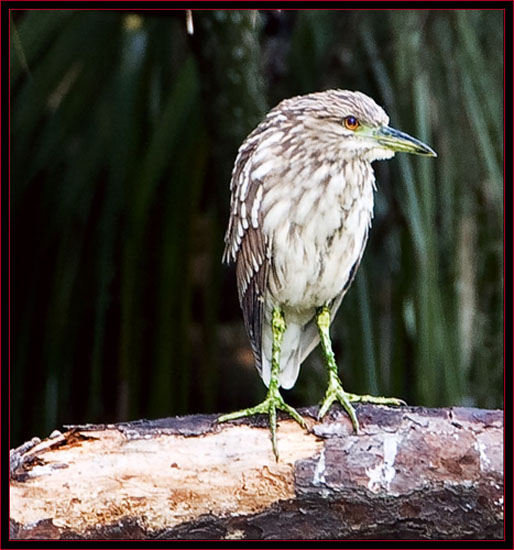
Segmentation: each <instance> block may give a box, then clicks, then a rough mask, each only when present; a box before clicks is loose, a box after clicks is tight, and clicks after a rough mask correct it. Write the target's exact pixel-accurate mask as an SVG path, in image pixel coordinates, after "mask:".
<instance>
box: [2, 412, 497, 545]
mask: <svg viewBox="0 0 514 550" xmlns="http://www.w3.org/2000/svg"><path fill="white" fill-rule="evenodd" d="M356 410H357V413H358V418H359V421H360V424H361V431H362V433H361V434H359V435H356V434H355V433H354V432H353V430H352V426H351V423H350V421H349V419H348V417H347V415H346V414H345V413H344V412H342V410H341V409H339V408H338V407H333V408H332V411H331V412H330V413H329V414H328V415H327V416H326V417H325V419H324V420H323V421H322V422H318V421H317V420H316V413H317V409H316V408H307V409H301V410H300V412H301V414H303V416H304V418H305V419H306V421H307V423H308V426H309V433H307V432H306V431H305V430H302V429H301V428H300V426H299V425H298V424H297V423H296V422H294V421H292V420H290V419H287V418H286V417H282V416H281V417H280V422H279V429H278V449H279V452H280V461H279V462H276V461H275V458H274V456H273V453H272V450H271V443H270V439H269V432H268V429H267V422H266V419H265V418H264V417H255V418H251V419H246V420H240V421H235V422H231V423H227V424H221V425H218V424H217V423H216V422H215V419H216V416H215V415H195V416H185V417H177V418H165V419H160V420H153V421H152V420H139V421H134V422H123V423H119V424H107V425H83V426H67V430H66V431H65V432H64V433H60V432H54V433H53V434H52V435H51V436H50V437H48V438H47V439H44V440H43V441H40V440H38V439H37V438H35V439H34V440H32V441H31V442H28V443H26V444H24V445H22V446H21V447H19V448H18V449H15V450H12V451H11V484H10V520H11V523H10V526H11V533H10V534H11V538H12V539H91V538H95V539H98V538H101V539H113V538H116V539H143V538H154V539H155V538H159V539H391V538H395V539H407V538H408V539H457V538H460V539H462V538H465V539H502V538H503V411H490V410H481V409H471V408H450V409H425V408H419V407H402V408H388V407H381V406H370V405H360V406H357V407H356Z"/></svg>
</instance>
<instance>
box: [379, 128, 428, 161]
mask: <svg viewBox="0 0 514 550" xmlns="http://www.w3.org/2000/svg"><path fill="white" fill-rule="evenodd" d="M373 137H374V138H375V139H376V140H377V141H378V143H380V145H382V146H384V147H386V148H387V149H390V150H391V151H397V152H402V153H414V154H415V155H424V156H426V157H437V153H436V152H435V151H434V150H433V149H432V148H431V147H429V146H428V145H427V144H426V143H423V142H422V141H419V139H416V138H413V137H412V136H409V134H405V133H404V132H400V130H395V129H394V128H390V127H389V126H382V127H381V128H378V129H377V130H375V131H374V132H373Z"/></svg>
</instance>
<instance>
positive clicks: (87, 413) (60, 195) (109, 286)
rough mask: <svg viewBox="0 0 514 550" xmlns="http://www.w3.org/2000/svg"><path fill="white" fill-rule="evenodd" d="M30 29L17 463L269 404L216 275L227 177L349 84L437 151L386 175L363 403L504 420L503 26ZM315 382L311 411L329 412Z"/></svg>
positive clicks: (20, 117)
mask: <svg viewBox="0 0 514 550" xmlns="http://www.w3.org/2000/svg"><path fill="white" fill-rule="evenodd" d="M13 13H14V16H13V19H12V21H11V30H12V33H11V108H12V112H11V130H12V135H11V220H12V225H11V236H12V243H11V246H12V249H11V250H12V252H11V258H12V274H11V287H12V297H11V304H12V305H11V312H12V318H11V327H12V330H11V334H12V346H13V347H12V354H11V396H12V407H13V409H12V419H13V432H12V435H13V439H12V442H13V445H14V444H17V443H20V442H21V441H22V440H25V439H27V438H29V437H31V436H33V435H36V434H37V435H40V436H41V435H46V434H47V433H48V432H49V431H51V430H52V429H53V428H55V427H58V426H59V425H60V424H62V423H73V422H87V421H91V422H104V421H113V420H127V419H129V418H137V417H143V416H152V417H156V416H166V415H173V414H183V413H193V412H202V411H206V412H207V411H209V412H213V411H220V412H221V411H222V410H231V409H235V408H238V407H242V406H249V405H252V404H254V403H255V402H257V399H258V398H259V396H257V395H255V393H256V392H257V393H259V394H260V396H262V388H261V387H260V382H259V380H258V378H257V373H256V371H254V370H253V369H252V366H251V357H250V356H249V346H247V342H246V339H245V336H244V334H243V322H242V317H241V315H240V312H239V310H238V305H237V292H236V287H235V278H234V277H233V272H232V271H231V270H230V269H227V268H225V267H223V266H221V263H220V260H221V252H222V249H223V232H224V229H225V225H226V222H227V219H228V206H229V205H228V197H229V194H228V186H229V174H230V167H231V165H232V162H233V160H234V158H235V154H236V151H237V147H238V145H239V144H240V143H241V141H242V140H243V139H244V137H245V136H246V134H247V133H248V132H249V131H250V130H251V129H252V128H253V127H254V126H255V124H256V123H257V122H258V120H259V119H260V118H261V116H262V115H263V113H264V112H265V111H266V110H267V108H268V107H269V106H272V105H274V104H275V103H276V102H277V101H279V100H280V99H282V98H283V97H289V96H292V95H295V94H298V93H306V92H310V91H315V90H321V89H326V88H329V87H341V88H348V89H360V90H362V91H364V92H366V93H368V94H369V95H371V96H372V97H374V98H375V99H376V100H377V101H378V102H379V103H380V104H382V105H383V106H384V107H385V108H386V110H387V111H388V113H389V115H390V116H391V124H392V125H393V126H395V127H397V128H399V129H401V130H403V131H406V132H408V133H410V134H412V135H415V136H417V137H418V138H420V139H422V140H423V141H425V142H427V143H429V144H430V145H431V146H433V147H434V149H435V150H436V151H437V152H438V154H439V157H438V158H437V159H422V158H418V157H410V156H408V155H398V156H397V157H396V159H394V160H392V161H389V162H388V163H377V164H376V166H375V168H376V172H377V180H378V193H377V194H376V196H375V197H376V213H375V220H374V226H373V228H372V230H371V234H370V241H369V244H368V249H367V251H366V253H365V255H364V259H363V263H362V266H361V268H360V271H359V273H358V275H357V277H356V280H355V283H354V285H353V287H352V289H351V290H350V292H349V294H348V295H347V297H346V298H345V300H344V302H343V305H342V307H341V310H340V313H339V316H338V318H337V321H336V323H335V325H334V327H333V329H332V334H333V337H334V340H335V349H336V354H337V357H338V358H339V364H340V368H341V373H342V377H343V380H344V381H345V382H346V389H347V390H348V391H352V392H357V393H358V392H365V393H376V394H382V395H385V394H388V395H395V396H397V397H402V398H405V399H407V400H408V401H409V403H412V404H420V405H421V404H424V405H452V404H453V405H457V404H472V405H477V406H484V407H498V406H502V379H503V371H502V366H503V346H502V342H503V314H502V303H503V263H502V262H503V242H502V238H503V188H502V184H503V181H502V166H503V157H502V154H503V143H502V139H503V103H502V102H503V96H502V84H503V14H502V12H501V11H494V10H487V11H481V10H474V11H466V10H460V11H451V10H448V11H439V10H438V11H419V10H416V11H409V10H404V11H387V10H383V11H376V12H374V11H351V10H344V11H328V12H327V11H315V10H305V11H298V12H295V11H282V12H259V13H255V12H251V11H242V10H241V11H232V12H229V11H223V12H220V11H206V12H202V11H195V12H193V20H194V25H195V35H194V36H193V37H192V38H191V37H188V36H187V34H186V26H185V13H184V12H183V11H178V10H173V11H167V12H160V13H159V14H157V15H156V14H155V13H152V12H141V13H132V12H121V11H118V12H108V11H98V12H95V11H80V10H76V11H38V10H33V11H26V12H16V11H14V12H13ZM308 363H309V365H310V367H309V366H306V367H305V368H304V369H303V370H302V374H301V376H300V379H299V381H298V383H297V386H296V387H295V389H294V390H293V392H291V393H290V394H289V395H288V397H287V400H288V401H290V402H291V404H292V405H299V404H312V403H314V402H316V401H317V400H319V399H320V398H321V395H322V391H323V389H324V387H325V384H326V375H325V373H324V372H322V370H321V365H320V361H319V351H315V352H314V353H313V356H312V359H309V362H308ZM244 367H248V368H244Z"/></svg>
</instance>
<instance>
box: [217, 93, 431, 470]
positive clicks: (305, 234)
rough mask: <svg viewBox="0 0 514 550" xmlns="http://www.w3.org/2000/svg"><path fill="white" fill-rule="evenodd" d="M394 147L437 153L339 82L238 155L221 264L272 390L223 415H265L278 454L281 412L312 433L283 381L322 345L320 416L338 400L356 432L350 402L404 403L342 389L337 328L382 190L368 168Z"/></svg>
mask: <svg viewBox="0 0 514 550" xmlns="http://www.w3.org/2000/svg"><path fill="white" fill-rule="evenodd" d="M397 152H405V153H413V154H417V155H422V156H426V157H436V156H437V154H436V152H435V151H434V150H433V149H432V148H430V147H429V146H428V145H426V144H425V143H423V142H422V141H420V140H418V139H416V138H414V137H412V136H410V135H409V134H406V133H404V132H401V131H399V130H396V129H394V128H392V127H390V126H389V117H388V115H387V114H386V112H385V110H384V109H383V108H382V107H381V106H380V105H378V104H377V103H376V102H375V101H374V100H373V99H372V98H371V97H369V96H368V95H366V94H364V93H362V92H359V91H350V90H342V89H330V90H326V91H321V92H314V93H309V94H306V95H298V96H295V97H292V98H288V99H284V100H282V101H281V102H280V103H279V104H278V105H277V106H276V107H274V108H273V109H271V110H270V111H269V112H268V114H267V115H266V116H265V117H264V119H263V120H262V122H261V123H260V124H258V126H257V127H256V128H255V129H254V130H253V131H252V132H251V133H250V134H249V135H248V137H247V138H246V139H245V140H244V142H243V143H242V145H241V146H240V148H239V150H238V152H237V156H236V159H235V162H234V166H233V169H232V176H231V182H230V193H231V196H230V217H229V222H228V228H227V231H226V234H225V249H224V253H223V258H222V261H223V262H224V263H235V264H236V281H237V288H238V296H239V302H240V306H241V309H242V313H243V319H244V324H245V328H246V332H247V334H248V337H249V340H250V344H251V347H252V351H253V356H254V360H255V366H256V367H257V370H258V372H259V374H260V376H261V377H262V380H263V382H264V384H265V385H266V386H267V388H268V390H267V394H266V397H265V399H264V401H263V402H262V403H259V404H258V405H256V406H255V407H251V408H247V409H242V410H240V411H236V412H233V413H228V414H225V415H222V416H220V417H219V418H218V419H217V420H218V422H226V421H231V420H235V419H238V418H243V417H248V416H252V415H255V414H267V415H268V418H269V427H270V431H271V442H272V450H273V453H274V455H275V458H276V460H277V461H278V460H279V453H278V447H277V435H276V433H277V410H282V411H284V412H286V413H287V414H289V415H290V416H291V417H292V418H293V419H294V420H296V421H297V422H298V423H299V424H300V425H301V426H302V427H303V428H306V423H305V421H304V419H303V418H302V416H301V415H300V414H299V413H298V412H297V411H296V410H295V409H294V408H293V407H291V406H289V405H288V404H287V403H285V401H284V399H283V397H282V395H281V393H280V388H281V387H282V388H284V389H290V388H292V387H293V386H294V384H295V382H296V380H297V377H298V374H299V370H300V365H301V364H302V362H303V361H304V360H305V358H306V357H307V356H308V355H309V354H310V352H311V351H312V350H313V349H314V348H315V347H316V346H317V344H318V343H320V344H321V350H322V354H323V357H324V363H325V366H326V369H327V372H328V379H329V382H328V386H327V390H326V392H325V395H324V398H323V400H322V402H321V406H320V408H319V413H318V419H322V418H323V416H324V415H325V414H326V413H327V412H328V410H329V409H330V407H331V406H332V404H333V403H335V402H339V403H340V404H341V405H342V407H343V408H344V410H345V411H346V412H347V413H348V415H349V416H350V419H351V422H352V425H353V428H354V431H355V432H356V433H357V434H358V433H359V422H358V419H357V416H356V413H355V410H354V407H353V405H352V403H358V402H367V403H376V404H382V405H402V404H405V403H404V401H402V400H401V399H397V398H394V397H374V396H370V395H363V396H361V395H356V394H352V393H348V392H346V391H345V390H344V389H343V385H342V383H341V379H340V378H339V374H338V368H337V364H336V362H335V357H334V353H333V350H332V345H331V340H330V334H329V328H330V325H331V322H332V320H333V319H334V316H335V315H336V313H337V310H338V309H339V306H340V305H341V301H342V299H343V297H344V295H345V294H346V292H347V291H348V289H349V287H350V285H351V283H352V281H353V280H354V277H355V275H356V272H357V268H358V267H359V264H360V262H361V258H362V255H363V252H364V248H365V246H366V243H367V240H368V233H369V229H370V227H371V221H372V218H373V194H374V192H375V191H376V183H375V175H374V171H373V168H372V163H373V162H374V161H378V160H387V159H391V158H392V157H394V155H395V153H397Z"/></svg>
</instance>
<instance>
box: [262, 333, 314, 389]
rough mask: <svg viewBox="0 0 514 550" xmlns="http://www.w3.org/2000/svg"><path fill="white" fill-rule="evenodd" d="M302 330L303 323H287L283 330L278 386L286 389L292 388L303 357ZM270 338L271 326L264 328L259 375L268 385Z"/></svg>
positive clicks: (269, 376)
mask: <svg viewBox="0 0 514 550" xmlns="http://www.w3.org/2000/svg"><path fill="white" fill-rule="evenodd" d="M268 327H269V324H268ZM303 331H304V327H303V325H299V324H295V323H288V324H287V326H286V330H285V332H284V336H283V340H282V345H281V348H280V373H279V377H278V381H279V384H280V386H282V387H283V388H285V389H286V390H288V389H290V388H292V387H293V386H294V383H295V382H296V379H297V378H298V373H299V371H300V364H301V361H302V359H303V358H302V346H301V340H302V334H303ZM272 339H273V337H272V334H271V328H269V329H268V330H264V332H263V338H262V343H263V349H262V351H263V353H262V370H261V376H262V379H263V381H264V383H265V384H266V386H269V383H270V378H271V349H272Z"/></svg>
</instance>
